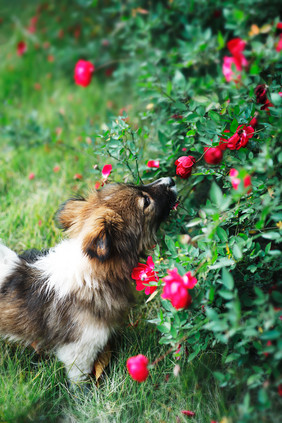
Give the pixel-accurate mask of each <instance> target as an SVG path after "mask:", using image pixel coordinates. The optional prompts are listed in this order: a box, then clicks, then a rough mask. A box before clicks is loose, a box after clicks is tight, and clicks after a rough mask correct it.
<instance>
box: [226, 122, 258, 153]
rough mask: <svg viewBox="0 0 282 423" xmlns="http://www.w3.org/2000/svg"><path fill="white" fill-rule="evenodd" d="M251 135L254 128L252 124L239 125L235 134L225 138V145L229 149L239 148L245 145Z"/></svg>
mask: <svg viewBox="0 0 282 423" xmlns="http://www.w3.org/2000/svg"><path fill="white" fill-rule="evenodd" d="M253 135H254V128H253V127H252V126H245V125H239V126H238V128H237V130H236V132H235V134H234V135H232V137H230V138H229V139H228V140H227V147H228V148H229V149H230V150H239V149H240V148H242V147H246V145H247V144H248V142H249V139H250V138H252V137H253Z"/></svg>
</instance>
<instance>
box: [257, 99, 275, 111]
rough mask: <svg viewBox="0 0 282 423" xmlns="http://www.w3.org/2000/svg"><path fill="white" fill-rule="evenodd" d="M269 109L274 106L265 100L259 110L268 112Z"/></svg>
mask: <svg viewBox="0 0 282 423" xmlns="http://www.w3.org/2000/svg"><path fill="white" fill-rule="evenodd" d="M269 107H274V104H272V103H271V101H269V100H268V98H267V99H266V102H265V104H263V105H262V106H261V108H260V110H266V111H267V112H268V111H269Z"/></svg>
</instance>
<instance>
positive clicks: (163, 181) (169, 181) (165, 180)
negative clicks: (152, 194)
mask: <svg viewBox="0 0 282 423" xmlns="http://www.w3.org/2000/svg"><path fill="white" fill-rule="evenodd" d="M149 185H166V186H168V187H169V188H170V187H174V186H175V182H174V180H173V179H172V178H171V177H170V176H167V177H166V178H160V179H157V180H156V181H155V182H153V183H152V184H149Z"/></svg>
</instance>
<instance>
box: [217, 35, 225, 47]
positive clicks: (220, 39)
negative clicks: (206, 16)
mask: <svg viewBox="0 0 282 423" xmlns="http://www.w3.org/2000/svg"><path fill="white" fill-rule="evenodd" d="M217 42H218V50H221V49H222V48H223V47H224V46H225V40H224V37H223V35H222V33H221V31H218V33H217Z"/></svg>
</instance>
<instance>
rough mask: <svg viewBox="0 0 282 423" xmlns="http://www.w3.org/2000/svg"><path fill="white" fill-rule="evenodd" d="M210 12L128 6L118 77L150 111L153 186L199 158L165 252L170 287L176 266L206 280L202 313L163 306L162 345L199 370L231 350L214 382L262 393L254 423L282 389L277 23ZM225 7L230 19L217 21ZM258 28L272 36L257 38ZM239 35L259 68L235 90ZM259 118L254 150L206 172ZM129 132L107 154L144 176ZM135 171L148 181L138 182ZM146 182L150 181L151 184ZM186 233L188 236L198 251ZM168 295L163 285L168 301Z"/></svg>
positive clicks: (163, 267) (161, 257) (183, 189)
mask: <svg viewBox="0 0 282 423" xmlns="http://www.w3.org/2000/svg"><path fill="white" fill-rule="evenodd" d="M113 3H114V2H113ZM205 5H206V2H204V3H203V2H197V5H196V4H194V2H193V3H192V2H183V1H180V0H179V1H173V2H170V5H169V6H168V4H165V3H162V2H156V3H155V4H152V5H150V6H148V5H146V6H145V5H144V8H145V9H146V7H147V8H148V9H146V10H145V12H144V11H143V12H142V11H140V12H138V9H137V12H134V13H132V8H133V9H134V5H133V4H132V5H131V6H130V7H129V6H127V7H125V6H124V7H123V9H122V14H123V17H124V21H125V22H126V25H125V26H124V27H123V30H122V31H121V32H119V36H118V37H117V39H116V40H115V44H116V45H117V44H119V46H120V52H119V54H120V55H122V54H123V53H127V54H128V63H123V62H122V61H121V62H120V64H119V65H118V69H117V71H116V72H115V77H116V78H117V79H118V80H119V81H122V80H123V78H127V77H131V78H132V81H133V84H134V85H133V86H134V87H135V90H136V93H137V94H138V95H139V97H140V98H141V99H142V102H143V103H142V104H144V107H143V109H141V113H140V118H141V119H142V122H143V123H142V126H143V127H144V128H145V131H146V132H147V133H148V140H149V141H150V142H151V143H152V148H151V149H150V150H149V151H150V154H151V156H150V158H156V159H158V160H159V161H160V168H159V169H158V170H156V171H155V173H154V176H155V177H158V176H162V175H171V176H172V175H174V174H175V165H174V162H175V160H176V159H177V158H178V157H179V156H181V155H189V154H192V155H194V156H195V157H196V159H197V167H196V169H195V170H194V173H193V174H192V176H191V177H190V179H189V180H183V181H181V180H180V179H178V180H177V185H178V188H179V191H180V193H181V203H180V205H179V207H178V209H177V212H173V214H172V216H171V219H170V222H169V224H168V225H167V226H166V228H165V231H164V232H161V234H163V242H161V243H160V244H159V246H158V248H157V249H156V250H155V252H154V260H155V262H156V268H157V271H159V276H160V277H162V276H165V275H166V271H167V269H169V268H170V269H171V268H173V267H177V269H178V270H179V271H180V273H181V274H183V273H184V272H185V271H188V270H191V271H192V272H194V273H195V274H196V277H197V279H198V284H197V286H196V288H195V289H194V291H193V292H192V294H191V295H192V296H193V302H192V306H190V307H189V309H188V310H181V311H176V310H175V309H174V308H173V306H172V305H171V304H170V302H168V301H166V300H161V301H160V304H159V311H158V313H157V316H156V318H155V319H153V320H151V322H153V323H155V324H156V325H157V328H158V329H159V331H160V332H161V334H162V336H161V339H160V343H161V344H172V345H175V349H176V348H177V345H178V344H179V343H181V344H182V348H183V346H184V345H185V344H186V345H187V347H188V351H189V356H188V360H189V361H191V360H193V359H194V358H195V357H196V356H197V355H199V353H200V352H202V351H205V350H207V349H210V348H214V347H215V345H217V344H218V345H221V346H222V348H223V356H222V362H223V363H225V364H228V367H227V368H226V370H225V371H224V372H223V373H221V372H217V373H215V377H216V378H217V379H218V381H219V383H220V385H221V386H222V387H227V386H229V387H230V386H232V387H234V386H236V385H240V384H241V383H242V382H243V383H245V384H247V386H248V389H249V392H250V394H251V395H250V394H249V393H248V394H247V396H246V397H245V403H244V404H245V406H244V407H245V408H244V407H243V406H242V410H243V409H244V410H245V411H242V410H241V411H240V413H239V415H240V417H239V419H240V421H248V419H249V418H251V417H250V415H251V414H253V412H254V408H253V406H251V404H253V405H254V404H255V403H257V404H258V406H257V409H258V410H259V412H260V413H261V412H262V411H263V410H267V409H269V408H271V399H272V398H273V397H274V398H275V396H276V397H278V393H277V387H278V384H279V383H280V382H281V381H280V380H279V377H280V376H279V370H278V366H279V362H280V359H281V353H280V351H281V320H280V314H281V312H280V307H281V295H280V294H279V288H281V286H280V280H279V275H280V273H281V254H280V243H281V216H282V215H281V205H280V197H281V183H280V181H281V172H280V169H281V160H282V156H281V150H280V143H279V140H280V137H281V110H282V100H281V97H280V96H279V95H278V91H279V90H280V88H279V87H280V84H281V76H280V75H279V71H280V70H281V61H280V57H281V56H280V54H279V53H278V52H276V51H275V43H276V42H277V41H278V38H277V35H276V32H275V23H274V22H277V21H278V18H277V17H276V16H275V15H273V14H272V13H273V9H272V8H269V10H268V12H269V17H268V16H267V14H265V13H263V17H264V19H263V21H262V20H261V19H262V14H260V13H259V10H260V7H263V4H262V3H260V4H258V5H256V10H254V9H253V8H252V6H253V2H245V3H244V4H242V3H241V4H238V5H237V7H236V8H234V7H233V6H234V5H233V4H232V3H231V2H224V6H223V9H222V8H220V5H221V3H219V2H218V3H217V4H214V5H213V7H209V6H205ZM135 6H136V8H138V7H140V4H138V5H137V3H136V5H135ZM116 7H117V4H116ZM218 8H219V9H220V11H221V12H222V14H221V15H220V17H218V18H214V19H211V16H212V14H213V13H214V12H215V11H217V10H218ZM130 9H131V16H130ZM273 18H276V19H275V21H274V22H273ZM254 22H255V23H256V24H258V25H261V26H262V25H263V24H266V25H269V26H268V27H267V26H266V27H265V29H263V27H262V28H261V31H259V34H257V35H256V36H253V35H250V29H251V24H253V23H254ZM234 37H241V38H242V39H244V40H246V42H247V44H246V48H245V52H244V53H245V54H246V57H247V59H248V61H249V62H250V66H249V69H248V70H246V71H243V72H242V74H241V82H240V83H238V84H235V83H234V82H230V83H227V82H226V81H225V79H224V76H223V74H222V70H221V66H222V61H223V55H225V54H227V55H228V54H229V52H227V50H226V47H225V46H226V42H227V41H228V40H229V39H231V38H234ZM225 51H226V53H225ZM258 84H268V86H269V91H268V96H269V98H270V99H271V101H272V102H273V104H274V107H272V108H270V110H269V112H267V111H264V110H260V107H261V105H257V104H256V100H255V96H254V89H255V87H256V86H257V85H258ZM255 113H256V114H257V115H258V121H259V126H258V127H257V128H256V130H255V131H254V132H255V133H254V136H253V138H252V139H251V140H250V141H249V143H248V145H247V147H246V148H242V149H240V150H235V151H230V150H227V151H226V152H225V154H224V159H223V161H222V163H221V164H220V165H217V166H210V165H207V164H206V163H205V162H204V161H203V159H202V154H203V148H204V147H205V146H216V145H218V142H219V139H220V137H222V136H223V135H224V131H225V130H226V129H227V130H230V135H229V136H231V135H232V134H234V133H235V131H236V129H237V127H238V125H248V124H249V122H250V120H251V119H252V117H253V116H254V114H255ZM122 126H123V127H118V124H116V123H113V125H112V126H110V127H109V130H108V132H106V134H105V135H104V137H105V136H110V138H109V139H108V140H107V143H106V144H105V146H104V148H105V149H107V151H108V153H109V152H110V151H109V150H111V152H110V156H111V157H113V156H114V155H118V156H119V157H117V160H118V162H119V163H121V164H126V165H128V163H129V162H128V161H129V160H130V159H132V160H135V161H136V163H137V162H139V163H140V169H141V170H143V168H144V167H143V168H142V163H143V164H144V157H143V158H142V155H143V149H140V150H139V151H138V150H137V149H134V150H133V152H131V148H132V140H130V139H128V138H127V134H130V133H131V131H132V129H131V124H130V123H129V124H128V125H122ZM124 126H126V129H124ZM110 134H111V135H110ZM112 134H115V135H114V136H113V135H112ZM225 138H226V136H225ZM113 140H114V141H113ZM116 140H119V144H118V143H116ZM136 140H137V141H136ZM136 143H137V145H139V144H140V145H142V144H143V143H144V141H143V139H142V136H141V134H140V132H138V131H135V144H134V146H135V147H136ZM183 148H185V149H186V151H185V153H183V152H182V149H183ZM147 151H148V150H147ZM122 154H125V157H127V159H128V161H124V158H122V157H121V156H120V155H122ZM127 159H126V160H127ZM231 168H235V169H237V170H238V171H239V176H238V177H239V178H241V179H243V178H244V177H245V176H246V175H247V174H249V175H251V177H252V191H251V192H247V191H248V189H246V188H244V186H243V183H240V185H239V187H238V189H237V190H234V189H233V188H232V186H231V184H230V178H229V176H228V175H229V171H230V169H231ZM131 173H132V175H131V176H132V177H134V179H135V182H138V181H139V179H140V178H139V175H138V177H137V175H136V174H135V173H134V172H131ZM146 177H147V174H146V173H144V176H142V178H144V179H146ZM183 235H189V238H188V241H187V237H185V236H184V237H183ZM161 285H162V281H161V280H160V282H159V289H158V293H159V294H160V293H161V292H162V288H161ZM157 299H158V296H155V297H154V301H158V300H157ZM267 341H271V345H270V346H267ZM238 372H239V373H240V378H238ZM247 404H248V406H247ZM249 413H250V414H249ZM238 421H239V420H238Z"/></svg>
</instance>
